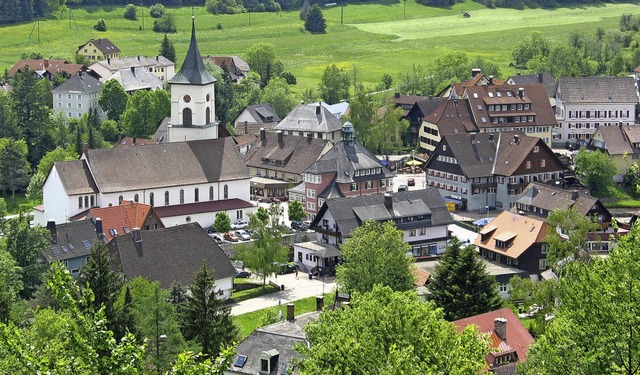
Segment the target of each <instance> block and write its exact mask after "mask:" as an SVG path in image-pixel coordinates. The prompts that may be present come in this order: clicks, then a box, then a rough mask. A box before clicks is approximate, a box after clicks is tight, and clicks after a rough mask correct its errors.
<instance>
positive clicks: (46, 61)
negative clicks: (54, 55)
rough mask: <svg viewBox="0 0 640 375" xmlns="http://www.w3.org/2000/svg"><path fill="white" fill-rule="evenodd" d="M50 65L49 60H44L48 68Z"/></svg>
mask: <svg viewBox="0 0 640 375" xmlns="http://www.w3.org/2000/svg"><path fill="white" fill-rule="evenodd" d="M48 67H49V60H44V68H45V69H47V68H48Z"/></svg>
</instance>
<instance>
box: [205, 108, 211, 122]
mask: <svg viewBox="0 0 640 375" xmlns="http://www.w3.org/2000/svg"><path fill="white" fill-rule="evenodd" d="M204 119H205V121H206V123H207V124H210V123H211V109H210V108H209V107H207V109H206V110H205V111H204Z"/></svg>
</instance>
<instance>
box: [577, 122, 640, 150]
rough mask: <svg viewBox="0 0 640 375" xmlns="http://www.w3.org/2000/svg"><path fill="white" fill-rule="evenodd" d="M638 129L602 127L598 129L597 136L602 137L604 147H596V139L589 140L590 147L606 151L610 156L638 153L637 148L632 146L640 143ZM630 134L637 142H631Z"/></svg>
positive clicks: (636, 126) (635, 126) (634, 127)
mask: <svg viewBox="0 0 640 375" xmlns="http://www.w3.org/2000/svg"><path fill="white" fill-rule="evenodd" d="M631 128H633V130H631ZM637 128H640V126H638V125H632V126H600V127H599V128H598V129H596V134H599V135H600V137H602V141H604V145H603V147H597V146H595V144H594V142H595V139H594V140H589V147H590V148H591V147H597V148H601V149H604V150H606V151H607V153H608V154H609V155H624V154H625V153H628V154H635V153H638V152H640V150H639V149H638V148H636V147H633V145H632V143H637V142H638V140H637V139H638V138H639V137H638V135H640V132H638V130H637ZM627 130H628V131H627ZM629 133H631V136H632V137H633V138H635V140H636V142H631V141H630V139H629V138H630V137H629ZM594 136H595V134H594ZM592 138H594V137H592Z"/></svg>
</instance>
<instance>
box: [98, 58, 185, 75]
mask: <svg viewBox="0 0 640 375" xmlns="http://www.w3.org/2000/svg"><path fill="white" fill-rule="evenodd" d="M97 65H100V66H101V67H103V68H105V69H107V70H109V71H111V72H117V71H118V70H121V69H131V67H136V68H140V67H151V66H157V67H167V66H172V65H175V63H174V62H173V61H171V60H169V59H167V58H166V57H164V56H162V55H156V56H154V57H146V56H141V55H138V56H132V57H121V58H118V59H105V60H100V61H96V62H95V63H93V64H91V65H90V66H89V69H94V67H96V66H97Z"/></svg>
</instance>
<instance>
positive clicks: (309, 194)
mask: <svg viewBox="0 0 640 375" xmlns="http://www.w3.org/2000/svg"><path fill="white" fill-rule="evenodd" d="M315 197H316V191H315V190H313V189H307V198H315Z"/></svg>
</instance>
